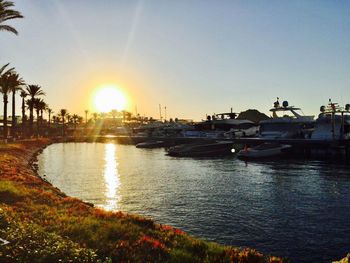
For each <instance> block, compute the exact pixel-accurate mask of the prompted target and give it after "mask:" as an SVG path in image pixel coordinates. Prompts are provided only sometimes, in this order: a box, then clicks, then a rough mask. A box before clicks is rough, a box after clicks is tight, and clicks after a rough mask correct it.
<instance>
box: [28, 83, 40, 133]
mask: <svg viewBox="0 0 350 263" xmlns="http://www.w3.org/2000/svg"><path fill="white" fill-rule="evenodd" d="M26 91H27V94H28V95H29V96H30V97H31V100H32V102H34V99H35V97H37V96H42V95H45V93H44V92H43V91H42V89H41V87H40V86H39V85H28V86H26ZM28 106H29V127H30V132H31V133H33V120H34V116H33V109H34V108H33V107H34V103H29V104H28Z"/></svg>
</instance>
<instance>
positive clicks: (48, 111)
mask: <svg viewBox="0 0 350 263" xmlns="http://www.w3.org/2000/svg"><path fill="white" fill-rule="evenodd" d="M46 111H47V113H48V114H49V128H50V125H51V114H52V113H53V110H52V109H51V108H49V107H47V108H46Z"/></svg>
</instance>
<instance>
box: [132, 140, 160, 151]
mask: <svg viewBox="0 0 350 263" xmlns="http://www.w3.org/2000/svg"><path fill="white" fill-rule="evenodd" d="M163 146H164V141H146V142H140V143H138V144H136V148H147V149H150V148H159V147H163Z"/></svg>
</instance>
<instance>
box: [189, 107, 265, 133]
mask: <svg viewBox="0 0 350 263" xmlns="http://www.w3.org/2000/svg"><path fill="white" fill-rule="evenodd" d="M236 117H237V113H234V112H232V108H231V112H227V113H219V114H214V115H213V116H207V120H206V121H202V122H200V123H197V124H196V125H195V127H196V130H197V131H202V132H205V133H213V132H214V133H215V134H220V135H221V137H225V138H237V137H251V136H255V135H256V134H257V133H258V126H257V125H256V124H255V123H254V122H252V121H250V120H243V119H237V118H236Z"/></svg>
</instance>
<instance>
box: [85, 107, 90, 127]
mask: <svg viewBox="0 0 350 263" xmlns="http://www.w3.org/2000/svg"><path fill="white" fill-rule="evenodd" d="M88 113H89V111H88V110H85V123H86V124H87V115H88Z"/></svg>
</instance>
